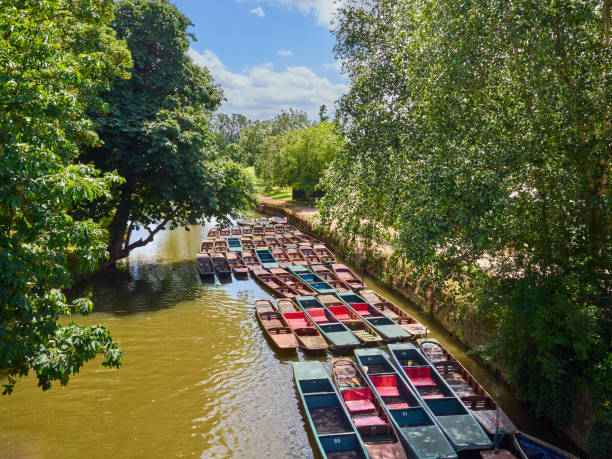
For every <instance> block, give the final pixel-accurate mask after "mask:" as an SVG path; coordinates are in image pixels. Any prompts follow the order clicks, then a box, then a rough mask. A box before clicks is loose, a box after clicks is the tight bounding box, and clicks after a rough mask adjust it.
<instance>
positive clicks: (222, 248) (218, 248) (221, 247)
mask: <svg viewBox="0 0 612 459" xmlns="http://www.w3.org/2000/svg"><path fill="white" fill-rule="evenodd" d="M214 243H215V245H214V249H213V251H214V252H227V240H225V239H223V238H217V239H215V240H214Z"/></svg>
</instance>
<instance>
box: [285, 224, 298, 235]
mask: <svg viewBox="0 0 612 459" xmlns="http://www.w3.org/2000/svg"><path fill="white" fill-rule="evenodd" d="M297 230H298V229H297V228H296V227H295V226H293V225H292V224H290V223H285V233H294V232H296V231H297Z"/></svg>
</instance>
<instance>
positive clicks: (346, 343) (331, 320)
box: [295, 296, 360, 351]
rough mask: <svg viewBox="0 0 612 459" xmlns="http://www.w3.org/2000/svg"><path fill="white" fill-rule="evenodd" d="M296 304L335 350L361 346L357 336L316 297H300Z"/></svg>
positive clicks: (296, 299)
mask: <svg viewBox="0 0 612 459" xmlns="http://www.w3.org/2000/svg"><path fill="white" fill-rule="evenodd" d="M295 302H296V303H297V305H298V306H299V308H300V309H301V310H302V311H304V313H305V314H306V316H307V317H308V318H309V319H310V320H311V321H312V322H313V323H314V324H315V326H316V327H317V329H318V330H319V332H321V335H323V337H324V338H325V339H326V340H327V342H329V343H330V344H331V345H332V348H333V350H338V351H342V350H345V349H352V348H355V347H357V346H359V345H360V343H359V340H358V339H357V338H356V337H355V335H353V334H352V333H351V331H350V330H349V329H348V328H346V326H345V325H344V324H343V323H342V322H340V321H339V320H338V319H336V318H335V317H334V315H333V314H332V313H331V312H329V311H328V310H327V309H326V308H325V307H324V306H323V305H322V304H321V302H320V301H319V300H317V299H316V298H315V297H314V296H298V297H296V298H295Z"/></svg>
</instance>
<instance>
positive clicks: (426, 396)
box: [421, 394, 446, 398]
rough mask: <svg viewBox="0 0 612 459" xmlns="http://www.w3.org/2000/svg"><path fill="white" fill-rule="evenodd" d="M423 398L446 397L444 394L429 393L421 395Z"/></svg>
mask: <svg viewBox="0 0 612 459" xmlns="http://www.w3.org/2000/svg"><path fill="white" fill-rule="evenodd" d="M421 397H423V398H444V397H446V396H445V395H444V394H431V395H421Z"/></svg>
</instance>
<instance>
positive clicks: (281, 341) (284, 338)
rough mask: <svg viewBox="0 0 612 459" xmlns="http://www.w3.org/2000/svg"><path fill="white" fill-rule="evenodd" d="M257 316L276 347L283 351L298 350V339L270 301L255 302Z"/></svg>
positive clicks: (260, 300)
mask: <svg viewBox="0 0 612 459" xmlns="http://www.w3.org/2000/svg"><path fill="white" fill-rule="evenodd" d="M255 315H256V316H257V320H258V321H259V324H260V325H261V326H262V328H263V329H264V331H265V333H266V335H267V336H268V338H269V339H270V341H272V342H273V343H274V346H276V347H277V348H278V349H280V350H283V351H287V350H292V351H295V350H296V349H297V348H298V346H299V344H298V342H297V338H296V337H295V335H294V334H293V332H292V331H291V328H290V327H289V325H287V322H286V321H285V319H284V318H283V316H282V315H281V314H280V312H278V311H277V310H276V308H275V307H274V305H273V304H272V302H271V301H270V300H267V299H257V300H255Z"/></svg>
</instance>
